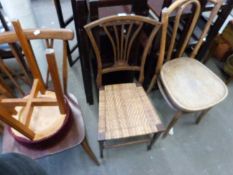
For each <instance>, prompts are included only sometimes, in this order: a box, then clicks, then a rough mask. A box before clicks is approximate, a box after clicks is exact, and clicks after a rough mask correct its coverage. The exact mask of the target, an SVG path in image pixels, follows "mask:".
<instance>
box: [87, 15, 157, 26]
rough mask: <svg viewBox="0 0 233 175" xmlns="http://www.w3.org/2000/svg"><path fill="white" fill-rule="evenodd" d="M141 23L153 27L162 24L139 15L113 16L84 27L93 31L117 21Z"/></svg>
mask: <svg viewBox="0 0 233 175" xmlns="http://www.w3.org/2000/svg"><path fill="white" fill-rule="evenodd" d="M117 20H118V21H127V20H130V21H141V22H144V23H148V24H151V25H161V23H160V22H158V21H155V20H154V19H151V18H149V17H145V16H139V15H124V16H119V15H112V16H108V17H104V18H101V19H98V20H96V21H93V22H91V23H89V24H87V25H85V26H84V28H85V29H92V28H94V27H97V26H99V25H101V24H105V23H111V22H115V21H117Z"/></svg>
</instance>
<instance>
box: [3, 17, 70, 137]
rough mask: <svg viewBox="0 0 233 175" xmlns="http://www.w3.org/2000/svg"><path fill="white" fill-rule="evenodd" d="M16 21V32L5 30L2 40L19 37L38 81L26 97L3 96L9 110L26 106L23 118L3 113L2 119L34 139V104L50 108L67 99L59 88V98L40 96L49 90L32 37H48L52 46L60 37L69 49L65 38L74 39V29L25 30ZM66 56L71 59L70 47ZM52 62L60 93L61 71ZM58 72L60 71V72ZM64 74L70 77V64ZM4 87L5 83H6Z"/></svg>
mask: <svg viewBox="0 0 233 175" xmlns="http://www.w3.org/2000/svg"><path fill="white" fill-rule="evenodd" d="M13 25H14V27H15V31H16V33H14V32H4V33H2V34H1V35H0V38H2V39H3V40H1V42H3V41H5V42H7V43H11V42H17V38H19V41H20V43H21V44H22V49H23V51H24V53H25V56H26V57H27V59H28V61H29V66H30V68H31V69H32V71H33V72H34V74H33V76H34V82H33V86H32V89H31V92H30V94H29V95H28V96H27V97H26V98H22V99H14V98H13V99H12V98H11V99H6V98H3V99H1V100H0V104H1V105H3V106H5V107H6V108H8V110H10V109H14V108H17V107H20V108H21V109H22V110H21V112H20V120H16V118H14V117H8V118H7V120H6V119H5V118H4V117H2V116H1V119H2V118H3V119H2V120H4V122H6V123H7V124H8V125H10V126H11V127H13V128H15V129H16V130H18V131H19V132H20V133H22V134H23V135H25V136H26V137H29V138H30V139H32V140H34V139H35V138H34V137H32V134H31V133H34V131H33V130H31V129H30V124H31V121H32V116H34V115H35V112H34V108H36V109H37V108H40V107H43V108H44V107H45V106H46V107H48V108H50V107H51V109H53V108H54V107H55V106H61V104H62V100H64V96H63V93H61V92H60V91H59V93H58V94H59V95H58V98H56V99H54V98H45V97H43V98H41V97H38V95H39V94H41V93H47V91H45V89H44V88H45V87H44V86H43V85H41V84H42V83H43V80H42V78H41V75H40V70H39V68H38V66H37V64H36V61H35V57H34V54H33V51H32V48H31V46H30V44H29V41H30V40H33V39H45V43H46V46H47V47H48V48H52V47H53V40H54V39H60V40H63V41H64V42H63V43H64V47H63V49H65V48H66V46H65V41H66V40H68V39H72V38H73V33H72V32H71V31H69V30H57V29H52V30H50V29H42V30H40V29H35V30H22V29H21V26H20V24H19V22H18V21H14V22H13ZM34 31H40V32H37V33H38V34H35V33H34ZM49 56H50V57H51V56H53V59H54V55H51V54H50V55H49ZM64 59H67V53H66V51H65V52H64ZM50 60H51V59H50ZM63 62H64V64H65V65H66V66H67V64H66V63H65V61H63ZM52 64H53V65H52V66H53V69H52V70H50V73H51V74H52V80H54V78H55V79H56V80H55V82H54V83H55V84H56V86H55V91H56V93H57V91H58V89H57V87H58V86H57V80H58V72H57V69H54V60H52ZM1 68H4V70H5V71H7V70H8V69H6V68H5V67H4V65H3V66H1ZM50 69H51V61H50ZM54 74H56V75H57V76H56V75H54ZM64 74H65V76H63V77H65V78H64V79H66V81H67V68H66V70H65V71H64ZM65 84H67V83H65ZM65 86H66V85H65ZM1 87H4V84H3V85H2V86H1ZM5 89H6V88H5ZM59 90H62V88H61V87H60V89H59ZM39 92H40V93H39ZM58 99H59V100H58ZM43 108H42V109H43ZM18 112H19V111H18ZM61 113H62V115H64V114H65V109H64V103H63V107H61ZM8 114H9V115H7V116H12V115H14V114H17V112H16V111H15V110H10V112H9V113H8ZM18 115H19V114H18ZM22 130H24V131H22ZM25 133H27V134H25ZM34 136H35V133H34Z"/></svg>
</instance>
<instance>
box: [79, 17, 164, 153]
mask: <svg viewBox="0 0 233 175" xmlns="http://www.w3.org/2000/svg"><path fill="white" fill-rule="evenodd" d="M145 25H146V26H147V27H149V26H150V27H151V30H150V31H147V36H148V37H147V40H146V41H145V43H146V44H145V48H144V50H143V51H142V55H141V57H140V58H139V60H135V58H132V53H133V52H134V51H135V48H134V44H135V42H138V37H139V36H140V34H141V33H142V32H143V29H144V27H145ZM160 26H161V23H159V22H156V21H154V20H152V19H150V18H147V17H142V16H134V15H132V16H109V17H105V18H102V19H100V20H97V21H94V22H92V23H90V24H87V25H86V26H85V27H84V28H85V30H86V32H87V34H88V36H89V39H90V41H91V44H92V46H93V49H94V52H95V56H96V59H97V64H98V67H97V69H98V73H97V80H96V81H97V86H98V87H99V124H98V141H99V144H100V155H101V157H102V158H103V149H104V148H111V147H118V146H123V145H126V144H132V143H141V142H147V143H149V145H148V147H147V148H148V150H150V149H151V147H152V145H153V143H154V142H155V140H156V139H157V138H158V137H159V135H160V134H161V132H162V131H163V125H162V123H161V121H160V118H159V115H158V113H157V111H156V109H155V108H154V107H153V105H152V103H151V102H150V99H149V98H148V96H147V94H146V93H145V91H144V89H143V87H142V86H141V83H142V82H143V79H144V65H145V61H146V58H147V56H148V53H149V51H150V48H151V45H152V42H153V40H154V38H155V36H156V34H157V32H158V30H159V29H160ZM96 30H100V31H101V32H104V33H105V34H106V36H107V38H108V39H109V44H110V45H111V46H112V53H113V57H112V64H110V63H108V64H107V65H105V64H103V58H102V55H103V52H101V45H100V44H97V43H101V41H100V40H101V38H98V37H96V35H95V34H96V33H95V32H94V31H96ZM109 60H111V58H109ZM130 60H131V62H130ZM132 60H134V61H132ZM132 62H133V63H134V64H133V63H132ZM135 62H137V63H138V64H135ZM119 71H131V72H132V71H133V72H137V73H139V80H138V82H137V83H122V84H113V85H106V86H104V85H102V77H103V75H105V74H108V73H112V72H119ZM138 136H152V137H149V139H146V140H145V139H139V140H138V139H136V137H138ZM125 138H133V139H136V141H135V140H133V141H132V140H131V141H130V142H127V143H125ZM113 140H115V141H120V142H121V143H120V144H119V142H118V143H117V144H110V142H111V141H113ZM127 141H128V140H127ZM107 142H108V144H107Z"/></svg>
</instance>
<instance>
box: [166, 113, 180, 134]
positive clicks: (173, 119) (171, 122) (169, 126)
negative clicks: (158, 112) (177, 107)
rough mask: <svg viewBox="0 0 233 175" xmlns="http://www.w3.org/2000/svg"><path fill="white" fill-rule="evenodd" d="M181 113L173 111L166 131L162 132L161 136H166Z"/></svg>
mask: <svg viewBox="0 0 233 175" xmlns="http://www.w3.org/2000/svg"><path fill="white" fill-rule="evenodd" d="M181 115H182V111H177V112H176V113H175V115H174V117H173V118H172V120H171V121H170V123H169V124H168V126H167V129H166V131H165V132H164V134H163V138H165V137H167V135H168V133H169V131H170V129H171V128H172V127H173V126H174V125H175V124H176V122H177V121H178V119H179V118H180V116H181Z"/></svg>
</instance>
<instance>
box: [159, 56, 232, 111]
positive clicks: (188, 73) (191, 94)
mask: <svg viewBox="0 0 233 175" xmlns="http://www.w3.org/2000/svg"><path fill="white" fill-rule="evenodd" d="M160 77H161V81H162V83H163V85H164V88H165V89H166V92H167V95H168V96H169V97H170V98H171V99H172V101H173V103H175V105H176V107H178V108H179V109H182V110H183V111H200V110H204V109H207V108H210V107H211V106H214V105H216V104H218V103H220V102H221V101H222V100H224V99H225V97H226V96H227V94H228V90H227V87H226V85H225V83H224V82H223V81H222V80H221V79H220V78H218V77H217V76H216V75H215V74H214V73H213V72H212V71H210V70H209V69H208V68H207V67H206V66H204V65H203V64H202V63H200V62H199V61H197V60H195V59H191V58H177V59H173V60H171V61H168V62H167V63H165V64H164V65H163V67H162V69H161V72H160ZM200 99H202V100H200Z"/></svg>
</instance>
